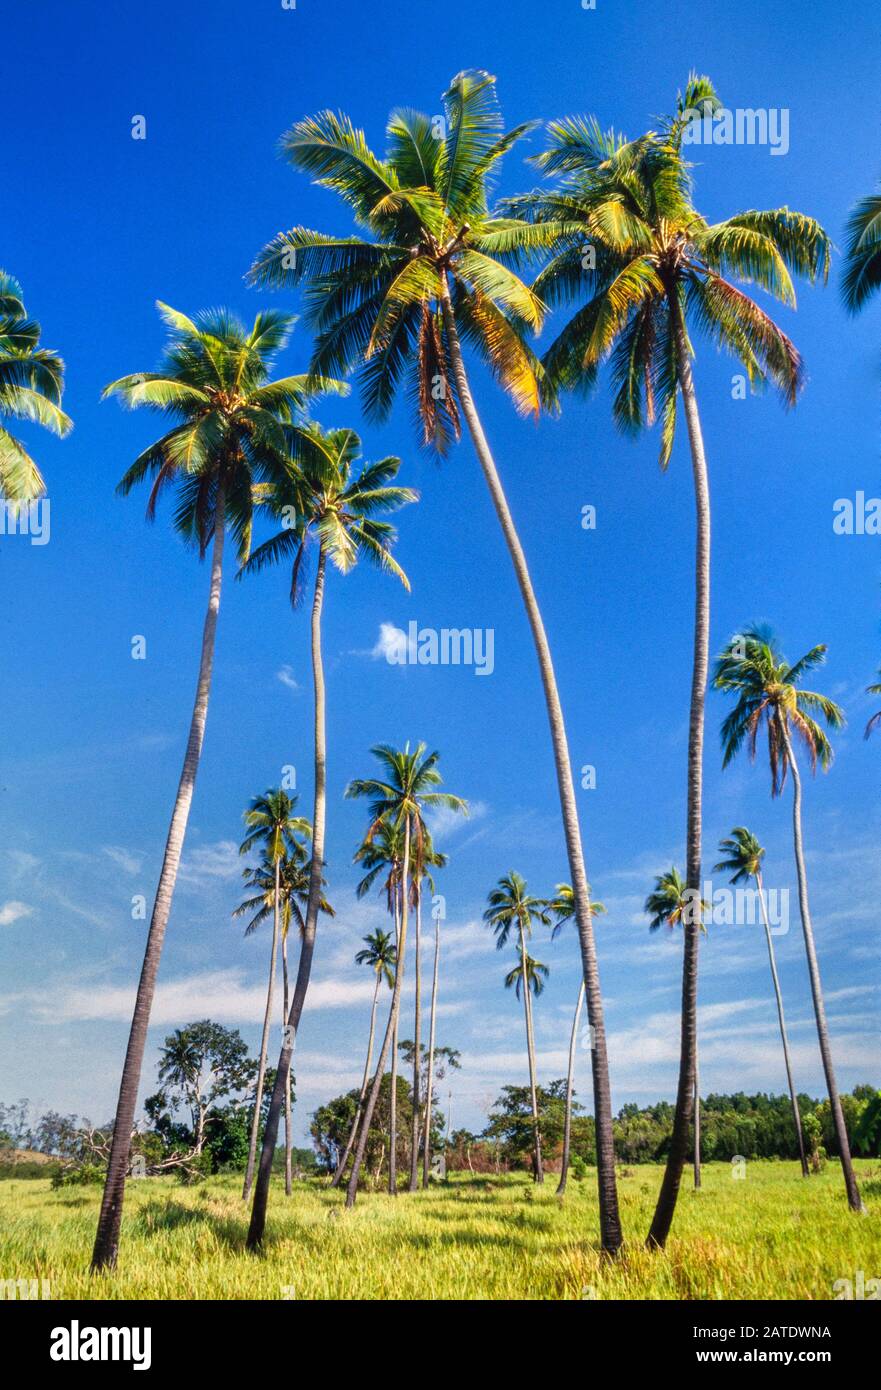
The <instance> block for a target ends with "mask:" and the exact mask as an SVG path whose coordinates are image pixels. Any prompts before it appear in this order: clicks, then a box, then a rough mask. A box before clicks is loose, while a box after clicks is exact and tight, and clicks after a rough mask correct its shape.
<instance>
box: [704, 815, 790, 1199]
mask: <svg viewBox="0 0 881 1390" xmlns="http://www.w3.org/2000/svg"><path fill="white" fill-rule="evenodd" d="M719 853H720V854H722V855H724V858H723V859H721V860H720V861H719V863H718V864H716V865H715V866H714V869H713V872H714V873H717V874H718V873H730V874H731V882H732V883H733V884H738V883H747V882H749V880H750V879H754V880H755V885H756V891H757V893H758V895H759V905H760V907H761V910H762V922H763V924H764V928H765V940H766V942H767V943H768V961H769V964H770V966H771V980H772V982H773V984H774V998H775V999H776V1001H777V1021H778V1023H779V1024H780V1041H781V1042H782V1044H783V1061H784V1065H785V1067H786V1083H787V1085H788V1086H789V1099H790V1101H791V1102H792V1118H793V1122H794V1124H795V1133H796V1138H797V1139H798V1156H799V1161H800V1162H801V1172H802V1177H803V1178H806V1177H808V1175H809V1170H808V1161H807V1158H806V1157H805V1144H804V1137H803V1135H802V1131H801V1114H800V1113H799V1108H798V1096H797V1094H796V1090H795V1082H794V1081H793V1079H792V1063H791V1061H790V1058H789V1039H788V1038H787V1036H786V1019H785V1018H784V1015H783V995H782V994H781V992H780V980H779V979H778V976H777V961H776V959H775V956H774V938H773V937H772V935H771V925H770V923H769V921H768V905H767V903H766V902H765V889H764V885H763V883H762V860H763V859H764V857H765V851H764V849H763V847H762V846H761V845H760V844H759V842H758V840H757V839H756V837H755V835H753V833H752V831H750V830H747V828H746V826H744V825H736V826H735V827H734V829H733V830H732V832H731V834H730V836H729V837H728V839H727V840H721V841H720V842H719Z"/></svg>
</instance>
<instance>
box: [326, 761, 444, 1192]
mask: <svg viewBox="0 0 881 1390" xmlns="http://www.w3.org/2000/svg"><path fill="white" fill-rule="evenodd" d="M371 752H372V753H373V756H374V757H375V758H376V759H377V760H378V761H379V763H380V766H381V768H382V770H383V771H384V773H385V775H386V779H387V780H383V779H382V778H379V777H365V778H356V779H355V780H354V781H352V782H350V783H349V785H348V787H347V788H346V796H348V797H367V798H368V802H369V815H370V824H369V827H368V830H367V836H366V839H367V840H368V841H371V840H372V839H373V838H374V836H375V835H376V834H378V833H379V832H380V831H381V830H382V828H383V826H385V825H390V826H392V827H393V828H394V829H396V830H399V831H401V833H402V835H403V848H402V852H401V887H400V894H401V922H400V932H399V934H398V949H397V955H396V957H395V983H394V988H393V990H392V1003H391V1008H390V1010H389V1018H388V1024H387V1025H386V1030H385V1037H384V1038H383V1041H382V1048H381V1049H380V1054H379V1062H378V1064H377V1067H376V1073H375V1075H374V1078H373V1084H372V1086H371V1088H370V1094H369V1096H368V1098H367V1106H366V1109H365V1111H364V1116H363V1119H362V1121H361V1132H360V1134H359V1136H358V1145H357V1148H356V1150H355V1161H354V1163H353V1164H352V1171H351V1173H350V1174H349V1185H348V1188H347V1189H346V1206H347V1207H353V1206H354V1205H355V1198H356V1196H357V1193H358V1175H359V1173H360V1171H361V1164H362V1163H363V1161H364V1151H365V1148H366V1146H367V1136H368V1134H369V1132H370V1122H371V1120H372V1119H373V1112H374V1110H375V1109H376V1102H377V1099H378V1098H379V1092H380V1088H381V1086H382V1078H383V1069H384V1067H385V1062H386V1058H387V1056H388V1054H389V1048H390V1046H391V1045H392V1042H393V1040H394V1041H395V1043H396V1042H397V1026H398V1015H399V1012H400V1005H401V988H402V986H403V983H404V962H405V960H406V952H407V922H408V914H409V907H410V859H411V853H412V852H413V851H414V850H415V860H416V862H417V863H421V862H422V859H421V854H422V846H423V844H424V841H425V837H426V834H427V830H426V825H425V812H426V811H429V810H437V809H440V808H441V807H444V808H446V809H447V810H450V811H458V812H461V813H462V814H467V811H468V807H467V803H466V802H465V801H463V800H462V798H461V797H458V796H453V795H452V794H451V793H450V792H441V791H437V790H436V788H437V787H439V786H440V784H441V781H442V779H441V775H440V772H439V771H438V768H437V764H438V759H439V756H440V755H439V754H438V753H437V752H432V753H428V752H426V745H425V744H424V743H418V744H417V745H416V747H415V748H414V749H413V751H412V752H411V750H410V745H409V743H408V744H406V746H405V747H404V748H403V749H399V748H391V747H390V746H389V745H388V744H378V745H377V746H376V747H375V748H373V749H371ZM394 1161H395V1155H394V1144H392V1149H391V1151H390V1154H389V1163H390V1165H392V1166H393V1165H394ZM391 1190H392V1191H394V1190H395V1189H394V1188H392V1189H391Z"/></svg>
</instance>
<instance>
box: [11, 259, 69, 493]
mask: <svg viewBox="0 0 881 1390" xmlns="http://www.w3.org/2000/svg"><path fill="white" fill-rule="evenodd" d="M63 389H64V363H63V362H62V360H61V358H60V357H59V356H58V354H57V353H56V352H52V351H51V350H50V349H49V348H41V347H40V325H39V324H38V323H37V322H36V321H35V320H34V319H32V318H29V317H28V314H27V312H26V310H25V306H24V292H23V290H22V288H21V285H20V284H19V283H18V281H17V280H16V279H15V278H14V277H13V276H12V275H8V274H7V273H6V271H5V270H0V501H2V500H3V499H4V498H5V499H6V500H7V501H9V502H23V503H26V502H31V501H33V500H34V499H35V498H37V497H39V496H40V494H41V493H42V492H43V491H44V490H45V484H44V482H43V478H42V476H41V474H40V470H39V468H38V467H37V465H36V463H35V462H34V460H33V459H32V458H31V456H30V455H29V454H28V452H27V450H26V449H25V447H24V445H23V444H22V443H21V441H20V440H19V439H17V438H16V437H15V435H13V434H11V433H10V432H9V430H7V429H6V428H5V426H4V425H3V423H2V422H3V420H4V419H11V420H33V421H35V422H36V423H37V424H39V425H43V426H44V427H45V428H46V429H48V430H51V431H52V433H53V434H57V435H62V436H63V435H65V434H68V433H69V431H70V430H71V429H72V428H73V424H72V421H71V420H70V419H69V417H68V416H67V415H65V413H64V411H63V410H62V409H61V395H62V391H63Z"/></svg>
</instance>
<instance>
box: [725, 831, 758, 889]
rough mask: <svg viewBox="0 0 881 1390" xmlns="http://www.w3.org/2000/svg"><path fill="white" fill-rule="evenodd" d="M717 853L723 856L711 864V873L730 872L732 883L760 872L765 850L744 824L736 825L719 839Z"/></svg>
mask: <svg viewBox="0 0 881 1390" xmlns="http://www.w3.org/2000/svg"><path fill="white" fill-rule="evenodd" d="M719 853H720V854H723V855H724V856H725V857H724V859H720V860H719V863H718V864H715V865H714V866H713V873H716V874H723V873H730V874H731V882H732V883H745V882H746V881H747V880H748V879H751V878H758V876H759V874H760V873H761V872H762V860H763V859H764V857H765V851H764V849H763V848H762V846H761V845H760V844H759V842H758V840H757V839H756V837H755V835H753V833H752V831H751V830H747V828H746V826H745V825H736V826H735V827H734V829H733V830H732V832H731V835H730V837H729V838H728V839H727V840H720V841H719Z"/></svg>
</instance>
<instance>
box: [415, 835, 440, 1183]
mask: <svg viewBox="0 0 881 1390" xmlns="http://www.w3.org/2000/svg"><path fill="white" fill-rule="evenodd" d="M410 860H411V874H410V898H411V902H410V906H411V907H412V908H413V909H414V916H415V927H416V929H415V934H414V939H413V946H414V950H413V971H414V1008H413V1029H414V1042H413V1126H412V1131H411V1135H410V1185H409V1191H410V1192H416V1191H417V1189H418V1187H419V1139H420V1135H421V1133H422V1128H423V1126H422V1112H421V1097H420V1091H421V1076H420V1072H421V1070H422V1062H421V1058H422V885H423V883H424V882H425V881H426V880H427V881H428V884H429V888H430V891H431V892H434V881H433V879H432V877H431V874H430V873H429V872H428V866H429V865H434V866H437V865H440V864H445V863H446V856H445V855H439V854H437V853H436V851H435V849H434V845H433V844H432V841H431V835H430V834H429V832H428V830H427V829H424V830H423V833H422V835H421V837H420V838H419V839H418V841H414V843H413V846H412V849H411V855H410ZM436 944H437V934H436V933H435V945H436ZM435 992H436V991H435ZM431 1021H432V1026H433V1024H434V1004H433V1001H432V1020H431ZM429 1051H431V1048H430V1049H429ZM429 1075H430V1074H429ZM429 1085H430V1080H429V1077H426V1090H427V1089H428V1087H429Z"/></svg>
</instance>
